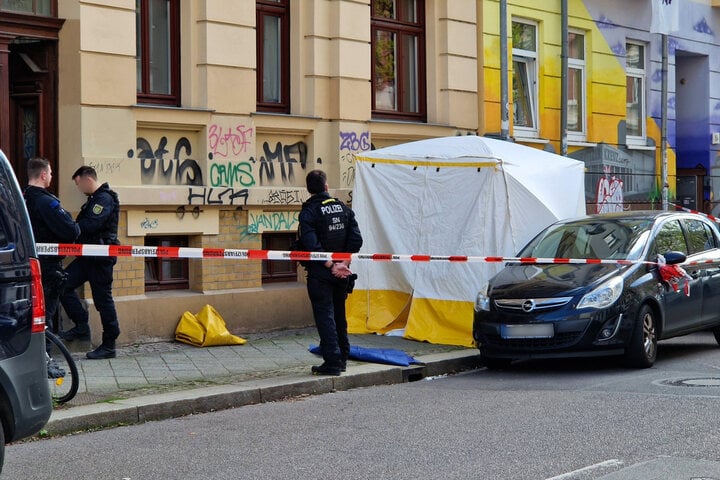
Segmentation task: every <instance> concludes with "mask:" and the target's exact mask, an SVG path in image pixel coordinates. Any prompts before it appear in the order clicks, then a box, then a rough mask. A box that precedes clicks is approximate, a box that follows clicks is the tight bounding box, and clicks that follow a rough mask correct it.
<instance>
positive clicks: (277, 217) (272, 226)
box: [248, 211, 300, 234]
mask: <svg viewBox="0 0 720 480" xmlns="http://www.w3.org/2000/svg"><path fill="white" fill-rule="evenodd" d="M299 213H300V212H252V211H251V212H250V213H249V214H248V232H249V233H251V234H252V233H262V232H263V231H265V232H267V231H272V232H285V231H288V230H295V229H296V228H297V224H298V215H299Z"/></svg>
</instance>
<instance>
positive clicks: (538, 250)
mask: <svg viewBox="0 0 720 480" xmlns="http://www.w3.org/2000/svg"><path fill="white" fill-rule="evenodd" d="M652 224H653V222H652V220H650V219H622V220H618V219H596V218H593V219H588V220H581V221H577V222H573V223H564V224H560V225H551V226H550V227H548V228H547V229H546V230H545V231H543V232H542V233H540V234H539V235H538V236H537V237H535V239H533V241H532V242H530V243H529V244H528V245H527V246H526V247H525V248H524V249H522V251H521V252H520V253H519V256H521V257H538V258H583V259H585V258H600V259H607V260H637V259H639V257H640V255H641V254H642V250H643V247H644V246H645V244H646V243H647V239H648V237H649V236H650V229H651V227H652Z"/></svg>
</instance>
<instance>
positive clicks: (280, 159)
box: [250, 141, 308, 185]
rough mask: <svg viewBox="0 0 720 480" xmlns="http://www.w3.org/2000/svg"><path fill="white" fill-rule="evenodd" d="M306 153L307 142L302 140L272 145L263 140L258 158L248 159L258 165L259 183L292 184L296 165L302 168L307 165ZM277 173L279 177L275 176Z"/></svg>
mask: <svg viewBox="0 0 720 480" xmlns="http://www.w3.org/2000/svg"><path fill="white" fill-rule="evenodd" d="M307 155H308V147H307V144H306V143H305V142H302V141H301V142H296V143H292V144H283V143H282V142H275V144H274V145H270V143H269V142H264V143H263V146H262V153H261V154H260V155H259V156H258V158H253V157H250V161H251V162H253V163H255V164H258V165H259V168H258V171H259V173H258V176H259V180H260V185H275V184H278V183H280V184H292V183H294V181H295V170H296V166H299V167H300V169H302V170H305V168H306V167H307ZM278 174H279V179H277V178H276V177H277V176H278Z"/></svg>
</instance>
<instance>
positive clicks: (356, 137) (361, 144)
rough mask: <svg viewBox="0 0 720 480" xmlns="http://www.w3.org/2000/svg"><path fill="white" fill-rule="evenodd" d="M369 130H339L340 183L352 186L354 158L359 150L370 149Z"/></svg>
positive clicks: (353, 181)
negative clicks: (358, 131)
mask: <svg viewBox="0 0 720 480" xmlns="http://www.w3.org/2000/svg"><path fill="white" fill-rule="evenodd" d="M370 148H371V144H370V132H361V133H356V132H340V183H341V186H342V187H352V186H353V185H354V183H355V158H356V155H357V154H358V153H359V152H364V151H367V150H370Z"/></svg>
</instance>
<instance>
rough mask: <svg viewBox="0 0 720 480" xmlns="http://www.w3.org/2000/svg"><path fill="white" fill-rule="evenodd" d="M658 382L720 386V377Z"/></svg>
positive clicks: (679, 385)
mask: <svg viewBox="0 0 720 480" xmlns="http://www.w3.org/2000/svg"><path fill="white" fill-rule="evenodd" d="M658 383H660V384H661V385H668V386H671V387H720V378H714V377H705V378H678V379H668V380H660V381H659V382H658Z"/></svg>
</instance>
